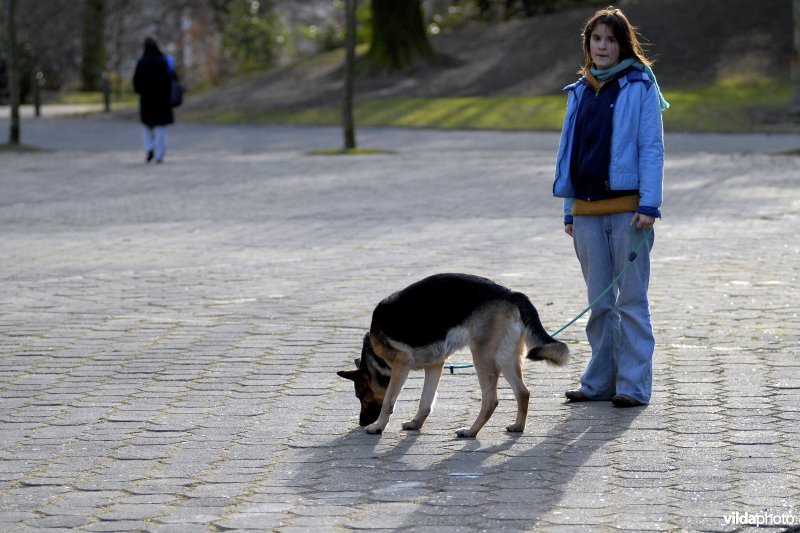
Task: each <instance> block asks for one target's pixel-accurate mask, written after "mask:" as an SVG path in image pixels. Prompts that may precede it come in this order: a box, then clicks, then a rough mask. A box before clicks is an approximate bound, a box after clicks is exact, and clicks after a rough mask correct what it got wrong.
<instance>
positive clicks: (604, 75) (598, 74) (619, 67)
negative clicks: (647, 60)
mask: <svg viewBox="0 0 800 533" xmlns="http://www.w3.org/2000/svg"><path fill="white" fill-rule="evenodd" d="M628 67H634V68H637V69H639V70H641V71H642V72H644V73H645V74H647V76H648V77H649V78H650V81H652V82H653V83H654V84H655V86H656V90H657V91H658V99H659V100H660V101H661V110H662V111H664V110H666V109H669V102H667V101H666V100H665V99H664V95H663V94H662V93H661V87H659V86H658V80H656V75H655V73H654V72H653V69H651V68H650V67H649V66H647V65H644V64H642V63H639V62H638V61H636V59H634V58H632V57H629V58H628V59H623V60H622V61H620V62H619V63H617V64H616V65H614V66H613V67H611V68H607V69H599V68H597V67H595V66H594V65H592V68H591V69H590V70H591V72H590V74H591V77H592V78H595V79H598V80H600V81H606V80H610V79H611V78H613V77H614V76H616V75H617V74H619V73H620V72H622V71H623V70H625V69H626V68H628ZM587 77H588V76H587ZM589 81H590V82H591V81H592V80H591V79H589ZM593 85H594V84H593Z"/></svg>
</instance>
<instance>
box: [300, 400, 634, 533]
mask: <svg viewBox="0 0 800 533" xmlns="http://www.w3.org/2000/svg"><path fill="white" fill-rule="evenodd" d="M640 413H641V409H615V408H613V407H612V406H611V404H610V403H608V402H587V403H581V404H560V405H559V406H558V408H557V409H556V410H554V411H553V410H551V411H549V412H547V413H539V416H538V418H537V414H536V413H535V412H534V413H531V415H530V416H529V419H528V427H527V429H526V432H525V433H523V434H504V435H502V434H501V435H500V436H498V435H497V432H498V431H502V430H501V429H500V428H498V427H497V426H487V427H485V428H484V430H483V432H481V434H480V435H479V436H478V438H476V439H458V438H455V437H453V436H452V431H451V430H435V429H433V430H431V429H429V426H426V429H423V430H422V431H410V432H401V431H397V432H387V433H385V434H383V435H368V434H366V433H365V432H364V430H363V428H360V427H359V428H353V429H352V430H349V431H348V432H346V433H345V434H342V435H340V436H338V437H336V438H334V439H332V440H329V441H326V442H322V443H319V444H316V445H309V446H307V447H306V449H305V451H304V456H305V461H304V462H305V463H306V464H307V465H309V468H305V469H304V473H303V474H302V483H304V484H306V485H308V486H311V487H313V489H312V490H310V491H309V493H308V494H306V495H305V498H306V499H313V500H315V501H316V502H317V503H328V504H333V505H337V506H347V507H354V508H357V509H363V510H366V511H368V510H369V508H370V506H371V505H374V504H379V503H385V502H406V503H414V504H420V503H425V504H427V505H424V506H423V507H424V508H425V509H426V513H424V514H420V513H418V512H414V513H409V514H408V515H407V516H405V517H404V518H402V519H400V517H392V518H393V521H392V522H391V524H392V526H391V527H392V528H403V529H404V528H414V527H419V526H433V525H436V524H439V522H437V521H436V520H437V519H438V518H440V519H441V520H443V522H442V523H441V524H439V525H446V520H445V519H446V518H447V517H448V516H449V519H452V518H453V516H452V515H453V514H454V513H458V512H460V511H462V510H463V511H465V512H466V516H464V517H463V519H464V520H467V522H462V521H460V522H459V523H460V524H461V525H464V526H470V525H472V526H475V527H486V524H487V523H488V522H487V520H489V521H491V520H492V518H493V517H494V518H496V519H498V520H503V522H498V524H501V523H502V524H506V525H508V526H514V527H516V525H518V526H520V527H523V528H528V527H530V526H532V525H534V524H535V523H537V522H538V521H539V520H540V519H541V518H543V517H545V516H547V515H548V514H550V512H551V511H554V510H555V508H556V507H557V506H558V505H559V502H560V501H561V500H562V498H563V497H564V495H565V493H567V491H569V493H570V494H575V493H578V494H584V495H586V496H587V497H591V494H590V493H592V492H598V493H602V491H603V490H604V487H603V484H604V483H606V482H607V480H608V477H609V476H607V474H608V470H607V469H605V468H603V467H608V469H610V468H611V466H612V465H613V463H614V461H615V457H616V458H617V459H619V457H617V455H618V454H619V453H624V451H621V450H620V447H621V446H620V444H619V442H618V438H619V437H620V436H621V435H622V434H624V433H625V432H626V431H627V430H628V429H629V428H630V427H631V424H633V422H634V421H635V420H636V418H637V416H638V415H639V414H640ZM554 418H555V420H554V421H553V422H552V425H549V426H548V421H551V420H553V419H554ZM492 432H494V433H492ZM300 482H301V480H300V478H299V477H298V483H300ZM605 488H606V489H607V488H608V487H605ZM476 506H477V507H479V508H480V509H481V510H482V512H480V513H476V512H474V507H476ZM448 507H453V508H452V509H447V508H448ZM430 510H435V511H434V512H432V513H428V512H427V511H430ZM483 510H485V511H486V512H483ZM439 513H440V514H441V516H438V515H439ZM493 513H494V514H493ZM502 513H508V514H510V515H511V516H512V518H514V519H518V520H520V522H519V523H518V524H514V520H513V519H512V521H511V522H508V516H503V515H502ZM431 514H432V515H433V516H432V515H431ZM495 515H496V516H495ZM470 517H473V519H474V520H475V521H476V522H475V523H474V524H470V523H469V519H470ZM459 520H461V518H459ZM523 523H524V525H523ZM351 525H354V526H357V525H358V524H351Z"/></svg>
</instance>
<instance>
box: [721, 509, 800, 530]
mask: <svg viewBox="0 0 800 533" xmlns="http://www.w3.org/2000/svg"><path fill="white" fill-rule="evenodd" d="M723 519H724V520H725V525H726V526H730V525H736V526H755V527H761V526H793V525H795V524H800V519H798V518H797V517H796V516H794V515H793V514H787V513H783V514H773V513H766V512H765V513H748V512H747V511H745V512H744V513H740V512H739V511H736V512H735V513H731V514H727V515H725V516H723Z"/></svg>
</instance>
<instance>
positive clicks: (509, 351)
mask: <svg viewBox="0 0 800 533" xmlns="http://www.w3.org/2000/svg"><path fill="white" fill-rule="evenodd" d="M465 346H469V348H470V351H471V352H472V362H473V365H474V367H475V371H476V373H477V374H478V381H479V382H480V386H481V410H480V413H479V414H478V418H477V419H476V420H475V422H474V423H473V424H472V426H470V427H469V428H463V429H459V430H458V431H457V432H456V434H457V435H458V436H459V437H475V436H476V435H477V434H478V432H479V431H480V430H481V428H482V427H483V426H484V424H486V422H487V421H488V420H489V417H491V416H492V413H493V412H494V410H495V408H496V407H497V403H498V399H497V379H498V377H499V375H500V373H502V374H503V376H504V377H505V379H506V380H507V381H508V383H509V385H511V389H512V390H513V392H514V396H515V398H516V400H517V418H516V420H515V421H514V423H513V424H511V425H510V426H508V427H506V430H507V431H509V432H511V433H519V432H522V431H524V429H525V421H526V419H527V416H528V399H529V398H530V393H529V392H528V388H527V387H526V386H525V383H524V381H523V380H522V355H523V354H524V353H525V348H528V349H529V351H528V352H527V358H528V359H532V360H536V361H542V360H544V361H548V362H550V363H552V364H555V365H559V366H560V365H565V364H566V363H567V361H568V360H569V349H568V348H567V345H566V344H564V343H563V342H559V341H557V340H555V339H553V338H552V337H551V336H550V335H548V334H547V332H546V331H545V330H544V328H543V327H542V323H541V322H540V321H539V315H538V313H537V312H536V308H534V306H533V304H532V303H531V301H530V300H529V299H528V297H527V296H525V295H524V294H522V293H519V292H513V291H511V290H509V289H507V288H506V287H503V286H501V285H498V284H497V283H494V282H493V281H491V280H488V279H485V278H480V277H477V276H470V275H467V274H437V275H434V276H431V277H428V278H425V279H423V280H421V281H418V282H416V283H414V284H412V285H410V286H408V287H406V288H405V289H403V290H401V291H399V292H397V293H395V294H392V295H391V296H389V297H388V298H386V299H384V300H383V301H382V302H381V303H379V304H378V306H377V307H376V308H375V311H374V312H373V313H372V325H371V326H370V330H369V332H368V333H367V334H366V335H364V345H363V347H362V350H361V358H359V359H356V361H355V362H356V366H357V367H358V368H357V369H356V370H347V371H345V370H342V371H339V372H337V374H338V375H339V376H341V377H343V378H345V379H349V380H351V381H353V382H354V384H355V389H356V397H357V398H358V399H359V400H360V401H361V414H360V416H359V425H361V426H366V431H367V433H382V432H383V430H384V428H385V427H386V424H387V423H388V422H389V415H391V414H392V411H393V410H394V404H395V402H396V401H397V397H398V396H399V394H400V390H401V389H402V388H403V384H404V383H405V381H406V378H407V377H408V373H409V371H411V370H420V369H422V370H425V380H424V383H423V386H422V397H421V398H420V402H419V411H418V412H417V414H416V416H415V417H414V418H413V419H412V420H411V421H409V422H406V423H404V424H403V429H404V430H417V429H420V428H421V427H422V424H423V423H424V422H425V419H426V418H427V417H428V415H429V414H430V412H431V406H432V405H433V400H434V397H435V395H436V387H437V385H438V384H439V378H440V377H441V375H442V369H443V368H444V364H445V361H446V360H447V358H448V357H449V356H450V355H452V354H453V353H455V352H456V351H457V350H459V349H461V348H464V347H465Z"/></svg>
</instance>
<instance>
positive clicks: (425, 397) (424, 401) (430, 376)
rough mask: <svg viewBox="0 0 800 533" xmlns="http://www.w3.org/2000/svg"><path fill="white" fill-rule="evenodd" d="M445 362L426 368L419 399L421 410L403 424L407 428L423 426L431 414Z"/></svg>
mask: <svg viewBox="0 0 800 533" xmlns="http://www.w3.org/2000/svg"><path fill="white" fill-rule="evenodd" d="M443 368H444V362H442V363H441V364H439V365H436V366H432V367H430V368H426V369H425V383H424V384H423V385H422V396H421V397H420V399H419V411H417V415H416V416H415V417H414V419H413V420H411V421H409V422H406V423H404V424H403V429H405V430H415V429H419V428H421V427H422V424H424V423H425V419H426V418H428V415H429V414H431V407H432V406H433V399H434V398H436V388H437V387H438V386H439V378H441V377H442V369H443Z"/></svg>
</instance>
